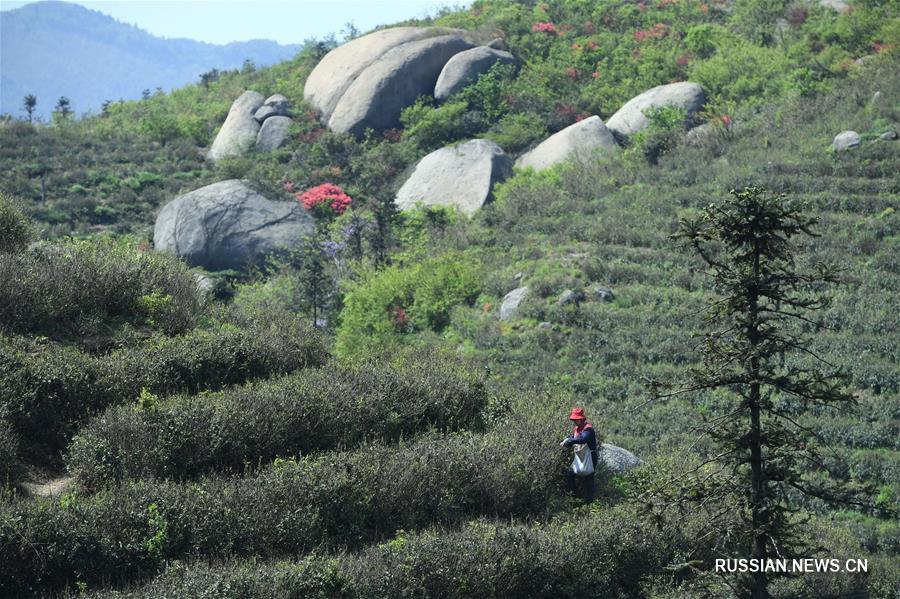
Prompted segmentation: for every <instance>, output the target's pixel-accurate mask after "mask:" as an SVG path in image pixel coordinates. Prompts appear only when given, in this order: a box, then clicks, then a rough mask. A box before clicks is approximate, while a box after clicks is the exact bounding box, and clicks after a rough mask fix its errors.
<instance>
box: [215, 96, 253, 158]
mask: <svg viewBox="0 0 900 599" xmlns="http://www.w3.org/2000/svg"><path fill="white" fill-rule="evenodd" d="M264 102H265V97H264V96H263V95H262V94H260V93H258V92H254V91H245V92H244V93H242V94H241V95H240V97H238V99H237V100H235V101H234V103H232V105H231V109H230V110H229V111H228V117H227V118H226V119H225V123H224V124H223V125H222V128H221V129H220V130H219V133H218V135H216V139H215V140H214V141H213V143H212V147H211V148H210V149H209V154H208V157H209V159H210V160H212V161H213V162H218V161H219V160H221V159H222V158H227V157H230V156H241V155H243V154H244V153H245V152H247V151H248V150H250V149H251V148H252V147H253V146H254V144H255V143H256V136H257V134H259V122H257V120H256V119H255V118H253V115H254V114H255V113H256V111H257V110H259V108H260V107H261V106H262V105H263V103H264Z"/></svg>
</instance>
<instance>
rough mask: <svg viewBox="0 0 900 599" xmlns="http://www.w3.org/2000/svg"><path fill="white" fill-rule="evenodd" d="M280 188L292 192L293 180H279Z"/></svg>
mask: <svg viewBox="0 0 900 599" xmlns="http://www.w3.org/2000/svg"><path fill="white" fill-rule="evenodd" d="M281 189H283V190H285V191H286V192H288V193H294V182H293V181H289V180H287V179H285V180H284V181H282V182H281Z"/></svg>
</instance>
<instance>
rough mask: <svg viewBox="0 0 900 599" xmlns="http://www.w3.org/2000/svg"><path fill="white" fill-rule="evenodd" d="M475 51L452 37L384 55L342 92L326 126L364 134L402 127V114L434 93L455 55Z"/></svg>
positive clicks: (413, 44)
mask: <svg viewBox="0 0 900 599" xmlns="http://www.w3.org/2000/svg"><path fill="white" fill-rule="evenodd" d="M471 47H472V44H471V43H470V42H468V41H466V40H465V39H464V38H463V36H462V34H460V33H451V34H449V35H441V36H438V37H431V38H427V39H423V40H418V41H414V42H408V43H406V44H402V45H400V46H397V47H395V48H393V49H391V50H388V51H387V52H385V53H384V54H383V55H382V56H381V57H380V58H379V59H378V60H377V61H375V62H373V63H372V64H370V65H369V66H368V67H367V68H366V69H365V70H364V71H363V72H362V73H360V74H359V76H358V77H357V78H356V79H355V80H354V81H353V83H351V84H350V86H349V87H348V88H347V90H346V91H345V92H344V93H343V95H342V96H341V98H340V100H339V101H338V103H337V105H336V106H335V109H334V112H333V113H332V114H331V118H329V119H328V128H329V129H331V130H332V131H335V132H337V133H350V134H352V135H356V136H361V135H362V134H363V132H364V131H365V130H366V129H367V128H369V127H371V128H372V129H375V130H377V131H381V130H384V129H389V128H391V127H396V126H397V125H399V124H400V111H401V110H403V109H404V108H406V107H407V106H409V105H410V104H412V103H413V102H415V100H416V98H418V97H419V96H422V95H431V94H432V93H433V92H434V84H435V83H436V82H437V78H438V75H440V73H441V69H443V68H444V65H445V64H447V61H448V60H450V58H451V57H452V56H453V55H454V54H458V53H459V52H462V51H463V50H467V49H469V48H471Z"/></svg>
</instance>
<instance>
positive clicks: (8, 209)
mask: <svg viewBox="0 0 900 599" xmlns="http://www.w3.org/2000/svg"><path fill="white" fill-rule="evenodd" d="M32 235H33V230H32V225H31V223H30V222H29V221H28V219H27V217H26V216H25V214H24V213H23V211H22V208H21V207H20V206H19V205H18V203H17V202H14V201H13V200H12V198H9V197H7V196H6V195H5V194H3V193H0V254H8V253H13V252H16V251H19V250H21V249H23V248H24V247H25V246H26V245H28V242H29V241H31V237H32Z"/></svg>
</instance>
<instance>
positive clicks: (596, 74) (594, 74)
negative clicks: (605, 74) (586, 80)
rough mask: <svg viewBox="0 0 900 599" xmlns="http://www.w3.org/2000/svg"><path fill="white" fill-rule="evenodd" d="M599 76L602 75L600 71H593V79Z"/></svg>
mask: <svg viewBox="0 0 900 599" xmlns="http://www.w3.org/2000/svg"><path fill="white" fill-rule="evenodd" d="M599 76H600V73H598V72H597V71H594V72H593V73H591V79H596V78H598V77H599Z"/></svg>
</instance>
